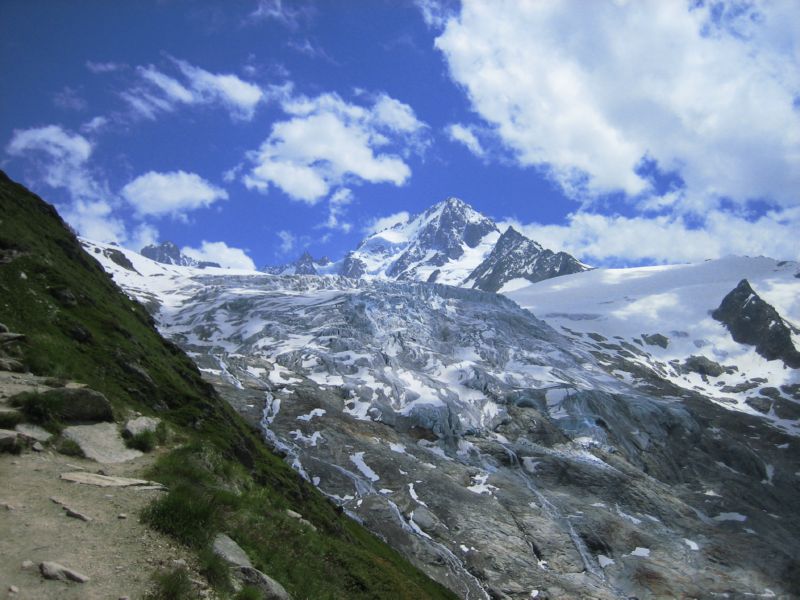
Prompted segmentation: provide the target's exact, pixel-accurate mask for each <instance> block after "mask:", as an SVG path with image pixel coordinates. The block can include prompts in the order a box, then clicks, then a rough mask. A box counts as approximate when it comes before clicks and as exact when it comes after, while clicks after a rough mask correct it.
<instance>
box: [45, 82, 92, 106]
mask: <svg viewBox="0 0 800 600" xmlns="http://www.w3.org/2000/svg"><path fill="white" fill-rule="evenodd" d="M53 103H54V104H55V105H56V106H58V107H59V108H63V109H65V110H74V111H78V112H80V111H83V110H86V107H87V103H86V100H85V99H84V98H83V96H81V93H80V92H79V91H78V90H76V89H75V88H72V87H70V86H68V85H67V86H64V87H63V88H62V89H61V91H60V92H57V93H56V94H53Z"/></svg>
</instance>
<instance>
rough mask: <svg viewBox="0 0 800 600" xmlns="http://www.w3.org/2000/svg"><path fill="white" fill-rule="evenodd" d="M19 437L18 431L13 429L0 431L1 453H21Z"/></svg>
mask: <svg viewBox="0 0 800 600" xmlns="http://www.w3.org/2000/svg"><path fill="white" fill-rule="evenodd" d="M20 448H21V446H20V443H19V436H18V435H17V432H16V431H13V430H11V429H0V452H12V453H14V454H16V453H18V452H19V451H20Z"/></svg>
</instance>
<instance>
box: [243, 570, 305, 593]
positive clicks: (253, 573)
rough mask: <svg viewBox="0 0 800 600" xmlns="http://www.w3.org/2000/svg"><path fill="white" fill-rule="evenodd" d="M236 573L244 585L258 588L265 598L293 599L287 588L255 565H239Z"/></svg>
mask: <svg viewBox="0 0 800 600" xmlns="http://www.w3.org/2000/svg"><path fill="white" fill-rule="evenodd" d="M234 571H235V575H236V577H237V579H239V581H241V582H242V583H243V584H244V585H248V586H253V587H255V588H257V589H258V590H259V591H260V592H261V593H262V594H263V595H264V598H265V600H291V598H292V597H291V596H290V595H289V593H288V592H287V591H286V589H285V588H284V587H283V586H282V585H281V584H280V583H278V582H277V581H275V580H274V579H272V578H271V577H270V576H268V575H266V574H264V573H262V572H261V571H259V570H258V569H254V568H253V567H237V568H236V569H235V570H234Z"/></svg>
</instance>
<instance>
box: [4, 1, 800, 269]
mask: <svg viewBox="0 0 800 600" xmlns="http://www.w3.org/2000/svg"><path fill="white" fill-rule="evenodd" d="M0 35H1V38H0V44H2V50H0V65H2V72H3V75H4V77H3V90H2V95H1V96H0V102H2V110H0V149H2V151H1V152H0V166H1V167H2V168H3V169H4V170H5V171H6V172H8V173H9V175H10V176H11V177H12V178H14V179H16V180H18V181H21V182H22V183H24V184H25V185H27V186H28V187H30V188H32V189H33V190H34V191H36V192H37V193H39V194H40V195H41V196H43V197H44V198H45V199H47V200H48V201H50V202H52V203H54V204H55V205H56V206H57V208H58V209H59V211H60V212H61V214H62V215H63V216H64V217H65V218H66V219H67V220H68V221H69V222H70V223H71V224H72V225H73V226H74V227H75V228H76V229H78V230H79V231H80V232H81V233H82V234H84V235H86V236H87V237H91V238H96V239H104V240H110V241H117V242H119V243H121V244H123V245H126V246H128V247H132V248H134V249H138V248H140V247H141V245H143V244H144V243H148V242H153V241H163V240H172V241H174V242H175V243H177V244H178V245H179V246H181V247H183V248H186V249H187V252H189V253H191V254H193V255H195V256H196V257H198V258H204V259H209V260H217V261H220V262H222V263H224V264H229V265H231V266H249V265H251V264H255V265H256V266H262V265H264V264H267V263H280V262H284V261H287V260H290V259H293V258H295V257H296V256H297V255H298V254H299V253H300V252H302V251H303V250H304V249H308V250H310V251H311V253H312V254H314V255H315V256H319V255H329V256H331V257H332V258H339V257H341V256H342V255H343V254H344V253H345V252H346V251H347V250H349V249H352V248H353V247H355V245H356V244H357V243H358V241H359V240H360V239H362V238H363V237H364V236H365V235H366V234H367V233H368V232H369V231H370V229H371V228H375V227H376V226H377V227H379V226H381V225H385V224H388V223H391V222H392V221H396V220H398V219H402V218H406V217H407V215H408V214H413V213H416V212H419V211H421V210H424V209H425V208H427V207H428V206H430V205H431V204H433V203H435V202H438V201H440V200H442V199H444V198H445V197H447V196H450V195H455V196H458V197H461V198H463V199H464V200H466V201H467V202H469V203H470V204H472V205H473V206H474V207H475V208H476V209H478V210H480V211H481V212H483V213H485V214H487V215H489V216H491V217H493V218H494V219H496V220H498V221H500V222H502V223H503V224H513V225H514V226H516V227H518V228H520V229H521V230H523V231H524V232H525V233H526V234H528V235H529V236H531V237H533V238H534V239H537V240H538V241H540V242H541V243H543V244H544V245H545V246H549V247H552V248H554V249H564V250H567V251H569V252H572V253H573V254H575V255H576V256H578V257H580V258H581V259H583V260H586V261H588V262H590V263H593V264H596V265H638V264H653V263H665V262H666V263H668V262H686V261H697V260H703V259H706V258H714V257H717V256H723V255H726V254H749V255H759V254H764V255H769V256H773V257H776V258H782V259H798V258H800V243H798V241H797V234H796V232H797V231H798V230H800V229H799V228H798V226H800V193H798V190H800V100H798V99H800V8H798V7H797V4H796V3H795V2H794V1H792V0H788V1H785V2H784V1H780V0H776V1H773V2H767V1H764V2H760V1H752V2H750V1H738V0H737V1H733V2H716V1H710V2H702V1H695V0H692V1H691V2H680V1H678V0H676V1H674V2H655V1H653V2H640V3H620V2H611V1H608V2H603V1H600V0H598V1H597V2H593V3H590V4H587V3H584V2H581V1H580V0H563V1H553V2H549V3H542V2H531V3H526V2H521V1H518V0H491V1H489V0H465V1H464V2H461V3H459V2H435V1H433V0H417V1H414V2H412V1H409V2H405V3H403V2H390V1H388V0H386V1H383V2H381V1H366V0H364V1H355V0H354V1H352V2H301V1H295V2H287V1H283V2H281V1H279V0H238V1H235V2H229V3H224V4H222V3H218V2H201V1H199V0H198V1H193V2H190V1H180V0H173V1H162V2H145V1H142V2H114V3H109V2H101V1H85V2H79V3H63V2H46V1H39V2H36V1H30V0H28V1H17V0H6V2H4V3H3V4H2V6H0Z"/></svg>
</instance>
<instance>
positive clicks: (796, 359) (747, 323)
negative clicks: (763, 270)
mask: <svg viewBox="0 0 800 600" xmlns="http://www.w3.org/2000/svg"><path fill="white" fill-rule="evenodd" d="M711 316H712V317H713V318H714V319H716V320H717V321H719V322H721V323H722V324H724V325H725V327H727V328H728V330H729V331H730V332H731V336H732V337H733V339H734V340H736V341H737V342H739V343H740V344H748V345H750V346H755V348H756V352H758V353H759V354H760V355H761V356H763V357H764V358H766V359H767V360H782V361H783V362H784V363H785V364H786V365H787V366H789V367H791V368H793V369H800V352H798V351H797V349H796V348H795V347H794V344H793V343H792V331H793V330H794V328H793V327H792V326H791V325H789V324H787V323H786V321H784V320H783V318H782V317H781V316H780V314H779V313H778V311H777V310H775V308H774V307H773V306H772V305H770V304H768V303H767V302H765V301H764V300H763V299H762V298H761V297H760V296H759V295H758V294H756V293H755V291H753V288H752V287H751V286H750V283H749V282H748V281H747V279H742V280H741V281H740V282H739V285H737V286H736V287H735V288H734V289H733V290H732V291H731V292H730V293H729V294H728V295H727V296H725V298H723V300H722V304H720V305H719V308H717V309H716V310H715V311H713V312H712V313H711Z"/></svg>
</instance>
